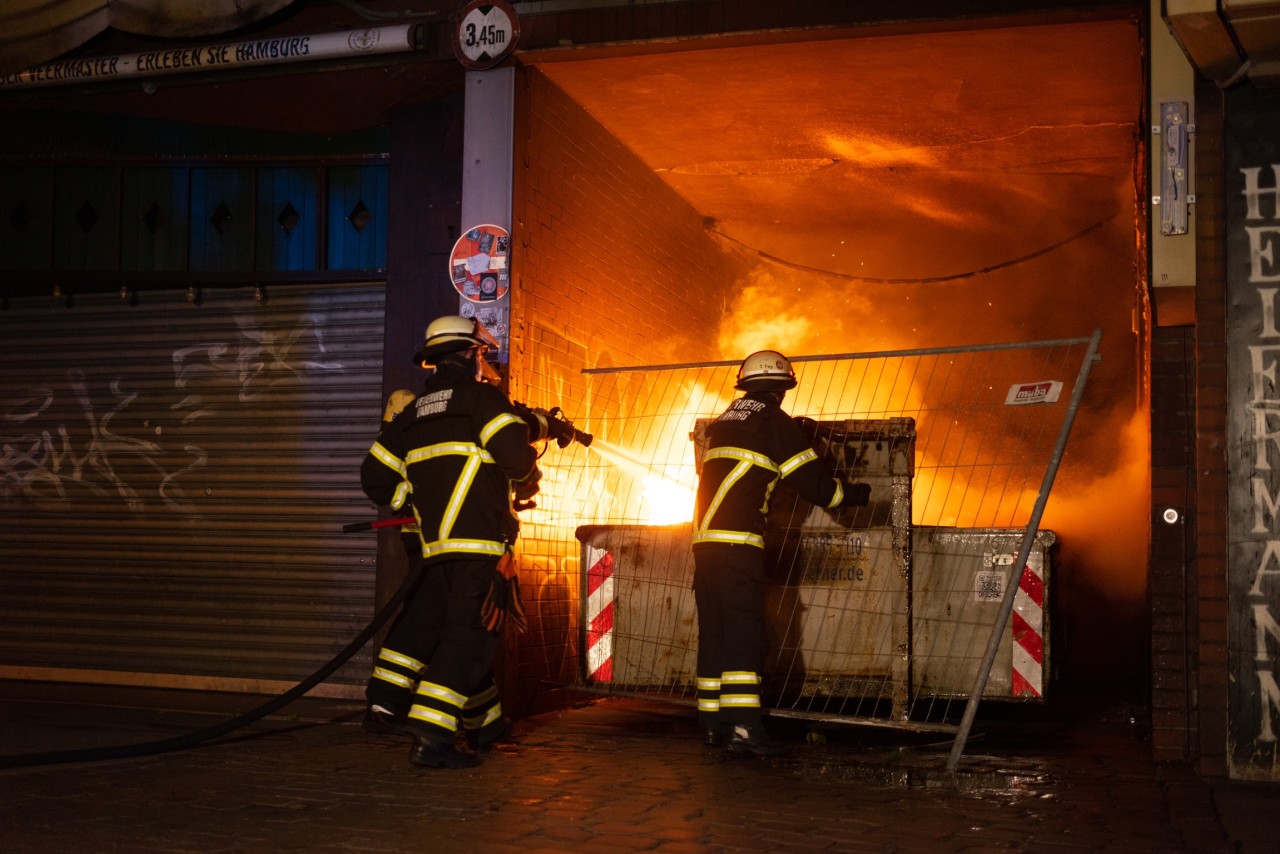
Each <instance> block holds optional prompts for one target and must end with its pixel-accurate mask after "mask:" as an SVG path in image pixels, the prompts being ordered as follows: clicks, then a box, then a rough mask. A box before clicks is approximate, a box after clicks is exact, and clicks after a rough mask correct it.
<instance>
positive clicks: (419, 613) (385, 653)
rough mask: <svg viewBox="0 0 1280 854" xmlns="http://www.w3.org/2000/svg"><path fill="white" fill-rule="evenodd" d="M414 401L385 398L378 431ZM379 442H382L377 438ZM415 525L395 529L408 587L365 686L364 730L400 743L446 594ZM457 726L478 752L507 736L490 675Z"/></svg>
mask: <svg viewBox="0 0 1280 854" xmlns="http://www.w3.org/2000/svg"><path fill="white" fill-rule="evenodd" d="M416 399H417V395H415V394H414V393H413V392H411V391H409V390H408V389H403V388H402V389H397V390H395V391H393V392H392V393H391V395H390V396H389V397H388V398H387V405H386V409H385V410H384V411H383V414H382V424H383V429H384V430H385V429H386V426H387V425H388V424H390V423H391V422H392V421H394V420H395V417H396V416H397V415H399V414H400V413H401V412H403V411H404V410H405V408H406V407H408V406H410V405H411V404H412V403H413V401H414V400H416ZM378 441H379V442H381V441H382V436H381V434H379V437H378ZM408 503H409V483H408V481H403V482H402V483H401V485H400V486H399V487H398V488H397V489H396V492H395V495H393V496H392V499H391V505H390V506H391V509H392V511H395V512H397V513H399V514H403V513H406V512H408V511H407V510H406V505H407V504H408ZM419 530H420V529H419V526H418V524H417V523H416V522H414V523H411V524H405V525H401V526H400V541H401V544H402V545H403V546H404V550H405V555H406V557H407V559H408V573H407V574H408V583H409V585H410V588H409V590H408V592H407V594H406V595H405V600H404V604H403V605H402V606H401V608H400V612H399V613H398V614H397V615H396V618H395V620H393V621H392V623H391V627H390V628H389V629H388V630H387V635H386V640H384V641H383V644H382V648H381V649H380V650H378V657H377V660H376V661H375V662H374V667H373V672H372V673H371V674H370V676H369V682H368V684H367V685H366V686H365V697H366V699H367V700H368V708H367V709H366V710H365V718H364V729H365V731H366V732H369V733H371V734H373V735H391V736H400V737H403V736H404V735H406V734H407V732H408V730H406V728H405V721H406V719H407V718H408V714H409V707H410V706H412V705H413V696H414V692H415V691H416V690H417V687H418V682H419V681H420V680H421V678H422V674H423V672H424V671H425V670H426V668H427V665H426V662H427V661H428V660H429V659H430V658H431V654H432V653H433V652H434V651H435V649H436V647H437V646H438V645H439V643H440V627H441V626H442V625H443V624H444V619H445V610H444V606H445V603H446V602H447V601H448V590H447V589H446V588H445V586H444V583H443V582H444V575H443V573H439V572H426V573H424V572H423V571H422V570H423V557H422V539H421V538H420V536H419ZM462 724H463V727H464V728H465V730H466V733H467V740H468V741H469V742H470V743H472V744H474V745H475V746H476V747H477V748H479V749H480V750H481V751H484V750H487V749H488V748H489V747H490V746H491V745H492V744H493V742H495V741H497V740H498V739H500V738H502V737H504V736H506V735H507V734H508V733H509V732H510V729H511V725H510V722H509V721H507V720H506V719H505V718H504V717H503V716H502V704H501V701H500V699H499V696H498V686H497V684H496V683H495V682H494V680H493V675H492V672H490V673H488V674H486V677H485V679H484V680H482V682H481V684H480V685H479V686H477V689H476V690H475V691H473V693H472V694H471V696H469V697H468V698H467V703H466V706H465V708H464V714H463V717H462Z"/></svg>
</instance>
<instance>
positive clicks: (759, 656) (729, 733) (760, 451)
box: [693, 350, 871, 756]
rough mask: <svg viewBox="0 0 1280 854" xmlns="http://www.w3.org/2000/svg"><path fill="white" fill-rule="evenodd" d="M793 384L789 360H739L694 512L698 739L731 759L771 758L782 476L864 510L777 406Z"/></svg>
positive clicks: (712, 435) (863, 487)
mask: <svg viewBox="0 0 1280 854" xmlns="http://www.w3.org/2000/svg"><path fill="white" fill-rule="evenodd" d="M795 386H796V375H795V371H794V370H793V369H792V367H791V362H790V361H789V360H788V359H787V358H786V357H785V356H783V355H782V354H781V353H778V352H775V351H773V350H761V351H759V352H756V353H752V354H751V355H750V356H747V358H746V359H744V360H743V362H742V364H741V366H740V367H739V369H738V381H737V384H736V386H735V387H736V388H737V389H739V390H740V391H742V392H743V395H742V396H741V397H739V398H738V399H737V400H735V401H733V403H731V404H730V405H729V408H728V409H726V410H725V411H724V412H723V413H721V415H720V416H719V417H718V418H716V419H715V420H714V421H712V422H711V423H710V424H708V425H707V427H706V446H705V451H704V453H703V457H702V471H701V474H700V476H699V480H698V494H697V500H696V504H695V511H694V526H693V556H694V577H693V591H694V600H695V602H696V604H697V609H698V661H697V667H698V674H697V697H698V722H699V725H700V728H701V730H702V736H703V742H704V743H705V744H707V745H708V746H721V745H723V747H724V748H725V749H726V750H728V751H730V752H733V753H743V754H753V755H757V756H776V755H780V754H782V753H784V752H785V746H784V745H782V744H781V743H780V742H777V741H775V740H773V739H772V738H770V737H769V735H768V733H767V732H766V731H765V729H764V725H763V711H762V709H761V703H760V682H761V678H760V671H761V669H762V667H763V663H764V656H765V620H764V598H765V560H764V556H765V540H764V537H765V517H766V515H767V512H768V506H769V497H770V495H771V494H772V493H773V490H774V487H775V486H776V485H777V483H778V481H779V480H785V481H786V483H787V484H788V486H790V487H791V488H792V489H794V490H795V491H796V492H797V493H798V494H799V495H800V496H801V497H802V498H804V499H806V500H808V501H810V502H812V503H814V504H816V505H818V506H820V507H825V508H828V509H836V508H840V507H855V506H864V505H866V504H867V503H869V501H870V498H871V487H870V486H869V485H868V484H865V483H847V482H844V481H842V480H841V479H840V478H838V477H836V476H835V474H834V472H833V471H832V469H831V468H830V467H829V466H828V465H827V464H826V462H824V461H823V459H822V458H821V457H819V456H818V454H817V452H816V451H815V450H814V449H813V445H812V443H811V441H810V437H809V436H808V435H806V433H805V431H804V430H803V429H802V428H801V426H800V424H799V423H798V422H797V421H796V420H793V419H792V418H791V417H790V416H788V415H787V414H786V413H785V412H784V411H783V410H782V401H783V399H784V398H785V397H786V393H787V391H789V390H790V389H792V388H795Z"/></svg>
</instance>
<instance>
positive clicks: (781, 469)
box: [776, 448, 818, 477]
mask: <svg viewBox="0 0 1280 854" xmlns="http://www.w3.org/2000/svg"><path fill="white" fill-rule="evenodd" d="M817 458H818V452H817V451H815V450H814V449H813V448H809V449H808V450H807V451H801V452H800V453H798V454H796V455H795V456H794V457H792V458H791V459H789V460H787V461H786V462H784V463H783V464H782V465H780V466H778V468H777V469H776V471H777V472H778V473H779V474H781V475H782V476H783V477H786V476H787V475H789V474H791V473H792V472H793V471H795V470H796V469H798V468H800V466H802V465H804V464H805V463H811V462H813V461H814V460H816V459H817Z"/></svg>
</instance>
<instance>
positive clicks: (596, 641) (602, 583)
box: [586, 546, 613, 682]
mask: <svg viewBox="0 0 1280 854" xmlns="http://www.w3.org/2000/svg"><path fill="white" fill-rule="evenodd" d="M587 563H588V564H589V566H588V568H587V612H586V613H587V681H588V682H612V681H613V554H612V553H611V552H608V551H606V550H604V549H597V548H595V547H594V546H587Z"/></svg>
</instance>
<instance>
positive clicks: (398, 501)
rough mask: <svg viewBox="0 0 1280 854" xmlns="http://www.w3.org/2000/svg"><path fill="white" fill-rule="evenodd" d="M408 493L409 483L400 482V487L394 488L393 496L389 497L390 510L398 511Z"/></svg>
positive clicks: (405, 481)
mask: <svg viewBox="0 0 1280 854" xmlns="http://www.w3.org/2000/svg"><path fill="white" fill-rule="evenodd" d="M409 491H410V487H409V481H407V480H402V481H400V485H399V486H397V487H396V491H395V494H394V495H392V496H391V509H392V510H399V509H400V508H401V507H403V506H404V502H405V501H406V500H407V499H408V498H409Z"/></svg>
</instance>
